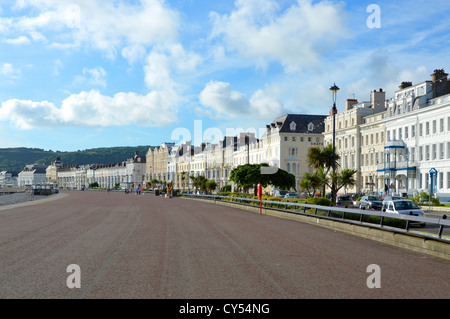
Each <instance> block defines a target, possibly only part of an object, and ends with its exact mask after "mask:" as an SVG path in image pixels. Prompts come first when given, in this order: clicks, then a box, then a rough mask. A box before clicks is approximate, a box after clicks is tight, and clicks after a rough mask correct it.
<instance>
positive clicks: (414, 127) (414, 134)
mask: <svg viewBox="0 0 450 319" xmlns="http://www.w3.org/2000/svg"><path fill="white" fill-rule="evenodd" d="M411 137H416V126H415V125H413V126H411Z"/></svg>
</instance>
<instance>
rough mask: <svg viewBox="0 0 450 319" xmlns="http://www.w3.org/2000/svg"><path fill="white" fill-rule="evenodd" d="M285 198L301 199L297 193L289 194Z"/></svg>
mask: <svg viewBox="0 0 450 319" xmlns="http://www.w3.org/2000/svg"><path fill="white" fill-rule="evenodd" d="M284 198H300V197H299V196H298V195H297V193H287V194H286V195H284Z"/></svg>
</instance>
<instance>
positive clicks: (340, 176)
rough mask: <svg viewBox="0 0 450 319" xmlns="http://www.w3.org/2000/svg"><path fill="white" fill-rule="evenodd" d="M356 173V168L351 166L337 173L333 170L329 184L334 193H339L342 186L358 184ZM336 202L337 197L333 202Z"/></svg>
mask: <svg viewBox="0 0 450 319" xmlns="http://www.w3.org/2000/svg"><path fill="white" fill-rule="evenodd" d="M355 174H356V170H354V169H349V168H346V169H343V170H341V171H336V172H335V173H333V172H332V173H331V176H330V178H329V179H328V182H327V185H328V187H330V189H331V190H332V191H333V194H337V193H338V192H339V190H340V189H341V188H342V187H346V188H347V187H352V186H354V185H355V184H356V179H355ZM333 187H334V189H333ZM335 202H336V198H333V203H335Z"/></svg>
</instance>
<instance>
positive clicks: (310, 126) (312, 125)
mask: <svg viewBox="0 0 450 319" xmlns="http://www.w3.org/2000/svg"><path fill="white" fill-rule="evenodd" d="M313 130H314V124H313V123H312V122H311V123H309V124H308V131H313Z"/></svg>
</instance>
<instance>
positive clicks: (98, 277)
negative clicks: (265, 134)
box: [0, 191, 450, 299]
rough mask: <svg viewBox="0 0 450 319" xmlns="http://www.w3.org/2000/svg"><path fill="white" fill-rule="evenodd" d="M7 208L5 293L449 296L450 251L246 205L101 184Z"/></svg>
mask: <svg viewBox="0 0 450 319" xmlns="http://www.w3.org/2000/svg"><path fill="white" fill-rule="evenodd" d="M58 198H60V199H58ZM6 208H7V207H3V209H1V210H0V269H1V272H0V298H204V299H210V298H239V299H241V298H251V299H260V298H261V299H265V298H270V299H281V298H425V299H426V298H439V299H441V298H445V299H448V298H450V271H449V270H450V262H449V261H446V260H443V259H438V258H434V257H429V256H426V255H422V254H418V253H413V252H410V251H406V250H402V249H400V248H396V247H392V246H387V245H383V244H380V243H377V242H373V241H370V240H365V239H362V238H358V237H354V236H351V235H348V234H343V233H339V232H334V231H332V230H328V229H324V228H320V227H316V226H314V225H307V224H302V223H299V222H295V221H291V220H285V219H281V218H275V217H270V216H264V215H259V214H255V213H250V212H245V211H242V210H239V209H234V208H228V207H222V206H214V205H211V204H209V203H203V202H197V201H191V200H187V199H182V198H171V199H167V198H163V197H156V196H154V195H148V194H146V195H134V194H124V193H115V192H110V193H106V192H93V191H86V192H81V191H64V192H63V193H62V194H59V195H56V197H53V196H52V198H51V200H50V199H48V200H44V201H43V202H42V203H39V202H38V201H35V202H34V203H33V204H30V203H28V204H23V205H16V206H15V208H12V209H6ZM72 264H76V265H78V266H79V269H80V272H79V273H78V274H79V275H80V276H79V278H80V288H68V286H67V279H68V277H69V276H72V273H71V272H67V267H68V266H69V265H72ZM374 264H375V265H377V266H379V269H380V270H381V272H380V273H379V283H380V284H381V288H373V289H370V288H369V287H368V285H367V280H368V278H369V276H371V274H372V273H371V272H368V267H369V265H374Z"/></svg>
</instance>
